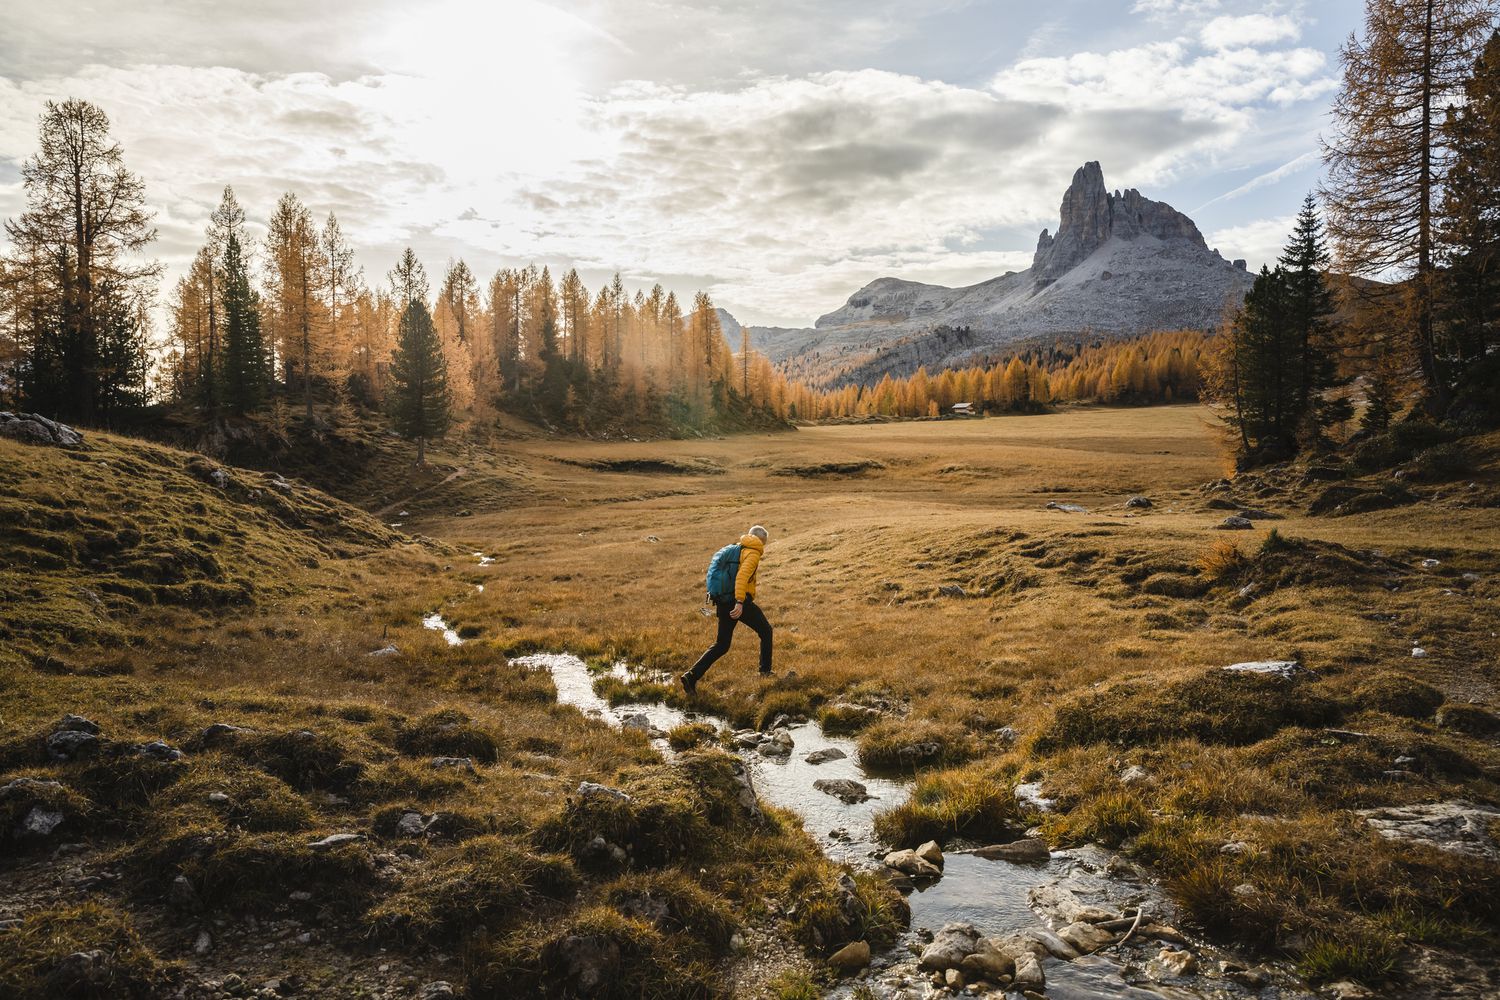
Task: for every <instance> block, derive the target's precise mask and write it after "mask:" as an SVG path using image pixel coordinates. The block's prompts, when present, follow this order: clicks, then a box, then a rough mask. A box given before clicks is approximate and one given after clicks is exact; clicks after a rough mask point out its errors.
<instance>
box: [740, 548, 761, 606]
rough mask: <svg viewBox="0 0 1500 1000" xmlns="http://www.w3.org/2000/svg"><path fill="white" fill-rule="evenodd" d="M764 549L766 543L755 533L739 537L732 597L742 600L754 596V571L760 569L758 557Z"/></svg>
mask: <svg viewBox="0 0 1500 1000" xmlns="http://www.w3.org/2000/svg"><path fill="white" fill-rule="evenodd" d="M765 551H766V543H765V542H763V541H761V540H760V538H759V537H758V536H756V535H746V536H745V537H743V538H741V539H740V571H739V574H738V575H736V576H735V578H734V599H735V600H736V601H739V602H743V601H744V600H745V598H747V597H754V596H755V571H756V570H758V569H760V557H761V555H762V554H764V552H765Z"/></svg>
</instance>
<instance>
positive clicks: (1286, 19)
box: [1199, 14, 1302, 49]
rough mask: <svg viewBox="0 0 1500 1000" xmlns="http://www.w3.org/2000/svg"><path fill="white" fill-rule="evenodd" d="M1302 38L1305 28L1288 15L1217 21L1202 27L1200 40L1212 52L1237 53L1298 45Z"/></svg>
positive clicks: (1256, 15) (1233, 18)
mask: <svg viewBox="0 0 1500 1000" xmlns="http://www.w3.org/2000/svg"><path fill="white" fill-rule="evenodd" d="M1301 37H1302V27H1301V26H1300V25H1299V24H1298V23H1297V21H1296V19H1295V18H1293V17H1291V16H1290V15H1287V14H1279V15H1272V14H1246V15H1244V16H1243V17H1216V18H1214V19H1213V20H1212V21H1210V22H1208V23H1207V24H1206V25H1204V26H1203V30H1202V31H1200V32H1199V38H1201V39H1202V40H1203V44H1204V45H1207V46H1208V47H1209V48H1212V49H1234V48H1245V47H1251V48H1254V47H1257V46H1262V45H1274V44H1276V43H1277V42H1295V41H1297V39H1299V38H1301Z"/></svg>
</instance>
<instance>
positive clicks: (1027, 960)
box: [1011, 951, 1047, 989]
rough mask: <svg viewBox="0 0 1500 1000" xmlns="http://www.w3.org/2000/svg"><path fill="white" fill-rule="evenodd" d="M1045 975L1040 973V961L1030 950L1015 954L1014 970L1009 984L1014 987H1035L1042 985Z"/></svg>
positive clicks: (1045, 979)
mask: <svg viewBox="0 0 1500 1000" xmlns="http://www.w3.org/2000/svg"><path fill="white" fill-rule="evenodd" d="M1046 981H1047V977H1046V976H1044V975H1042V963H1041V962H1039V961H1037V958H1036V956H1035V955H1033V954H1031V952H1029V951H1027V952H1022V953H1021V954H1019V955H1017V956H1016V971H1015V973H1014V975H1013V976H1012V978H1011V985H1012V986H1014V987H1015V988H1016V989H1027V988H1028V987H1029V988H1032V989H1035V988H1036V987H1039V986H1041V985H1043V984H1044V983H1045V982H1046Z"/></svg>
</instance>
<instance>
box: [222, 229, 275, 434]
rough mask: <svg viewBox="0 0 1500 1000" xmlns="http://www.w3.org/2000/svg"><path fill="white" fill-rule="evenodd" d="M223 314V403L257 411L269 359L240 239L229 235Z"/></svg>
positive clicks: (243, 410)
mask: <svg viewBox="0 0 1500 1000" xmlns="http://www.w3.org/2000/svg"><path fill="white" fill-rule="evenodd" d="M220 273H221V274H222V281H223V292H222V305H223V313H224V360H223V365H222V372H223V380H224V393H223V395H224V401H225V402H226V403H227V404H229V407H230V408H231V409H232V410H234V411H235V412H236V413H248V412H250V411H251V410H254V409H257V408H258V407H260V405H261V404H262V403H264V402H265V399H266V389H267V388H268V386H267V359H266V347H265V342H264V340H263V339H262V338H261V333H260V296H259V295H257V294H256V293H255V291H254V290H253V289H252V288H251V287H250V275H249V273H248V268H247V267H246V265H245V258H244V255H243V253H241V249H240V239H239V236H238V235H237V234H235V233H230V234H229V237H228V239H227V240H226V241H225V244H224V257H223V260H222V262H221V264H220Z"/></svg>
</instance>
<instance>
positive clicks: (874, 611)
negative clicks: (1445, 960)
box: [431, 407, 1500, 981]
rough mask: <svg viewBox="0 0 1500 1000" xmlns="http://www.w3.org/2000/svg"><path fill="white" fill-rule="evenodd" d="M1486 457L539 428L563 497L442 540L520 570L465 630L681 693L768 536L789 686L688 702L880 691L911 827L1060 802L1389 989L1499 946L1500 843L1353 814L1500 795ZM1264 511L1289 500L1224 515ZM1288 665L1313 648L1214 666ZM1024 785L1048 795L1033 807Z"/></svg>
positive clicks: (956, 828)
mask: <svg viewBox="0 0 1500 1000" xmlns="http://www.w3.org/2000/svg"><path fill="white" fill-rule="evenodd" d="M1497 447H1500V439H1497V438H1496V437H1495V436H1491V437H1488V438H1481V439H1471V440H1469V441H1467V442H1465V443H1464V444H1463V445H1462V446H1461V448H1459V449H1458V451H1457V452H1452V453H1449V454H1447V456H1446V457H1445V456H1444V455H1443V454H1436V455H1434V454H1431V453H1430V448H1429V449H1424V450H1421V451H1419V452H1418V453H1416V454H1415V455H1414V457H1413V458H1411V459H1410V460H1408V461H1403V462H1402V463H1401V464H1400V465H1398V466H1396V467H1394V468H1391V467H1387V468H1385V469H1384V470H1383V471H1375V472H1370V473H1368V474H1365V473H1362V472H1361V470H1360V469H1358V468H1355V469H1345V468H1328V467H1316V466H1314V467H1311V468H1306V467H1304V468H1298V469H1286V470H1280V471H1277V472H1273V473H1267V474H1263V475H1260V476H1254V477H1250V476H1246V477H1241V478H1240V479H1238V480H1236V481H1235V482H1233V483H1226V482H1223V481H1221V480H1219V476H1220V475H1221V468H1220V464H1219V459H1218V457H1217V454H1216V451H1215V448H1214V446H1213V440H1212V434H1211V433H1210V431H1209V429H1208V427H1207V420H1206V413H1205V411H1202V410H1200V409H1197V408H1194V407H1172V408H1158V409H1154V410H1134V411H1112V410H1102V409H1100V410H1084V411H1076V412H1071V413H1066V414H1059V415H1051V416H1040V417H1034V418H1033V417H1026V418H1007V419H994V420H983V421H971V422H963V423H955V422H945V423H915V424H895V425H884V426H845V427H820V428H806V429H803V430H801V431H799V432H798V433H797V434H795V435H790V436H785V435H783V436H755V437H749V436H746V437H740V438H734V439H730V440H727V441H722V442H694V443H652V444H638V445H619V446H613V447H604V446H600V445H594V444H587V443H579V442H575V443H568V444H559V445H549V446H548V447H547V448H546V449H545V450H543V449H542V448H540V447H535V446H530V445H527V444H525V443H522V444H520V445H518V451H521V452H522V453H523V454H529V455H530V456H531V457H532V460H533V463H534V465H535V467H536V468H537V469H538V470H539V471H538V473H537V475H538V477H539V478H543V477H545V478H544V481H545V482H547V483H549V485H548V486H547V492H549V493H551V494H553V495H556V494H561V495H562V496H563V497H565V498H566V499H565V500H564V499H559V500H557V501H555V502H545V501H544V502H541V503H537V504H534V505H528V506H526V507H524V508H515V509H512V510H509V511H505V512H503V513H500V514H494V515H483V516H476V517H474V518H473V519H472V520H464V521H462V522H451V523H447V524H443V525H441V526H439V525H437V524H436V523H434V524H433V525H431V530H433V531H434V532H436V531H439V530H441V531H446V532H450V533H452V535H453V536H454V537H456V538H458V539H460V540H461V541H463V542H464V543H465V544H469V545H472V546H473V547H475V548H483V549H484V550H485V551H487V552H493V553H496V554H497V555H498V556H499V558H500V566H501V568H502V570H504V571H505V574H504V579H503V580H502V581H501V582H498V583H497V584H496V585H495V586H492V587H490V588H488V589H487V590H486V591H485V593H484V594H483V595H481V596H480V597H479V598H477V599H476V600H475V601H473V602H471V603H469V604H467V605H466V606H465V607H464V608H462V609H459V610H457V612H456V615H455V617H456V619H457V620H458V621H460V622H470V621H473V622H480V621H494V620H496V619H500V620H508V621H511V622H514V623H515V625H516V627H515V628H514V629H513V630H512V631H511V632H510V633H508V635H509V639H508V641H509V642H510V643H512V644H513V645H514V646H515V647H516V648H549V649H555V648H564V647H565V648H571V649H576V650H582V651H586V652H595V653H599V654H602V655H607V656H624V657H627V658H629V659H631V660H633V661H636V662H641V663H644V664H646V665H648V666H651V667H656V668H659V669H661V670H662V671H664V672H666V676H667V682H666V683H664V684H661V685H651V684H645V685H637V687H636V688H635V689H634V690H632V691H626V692H620V693H621V694H622V695H639V696H646V697H658V696H663V697H666V698H667V699H669V700H674V701H679V702H680V699H681V694H680V691H678V690H677V689H676V688H675V686H674V685H673V684H672V683H671V681H670V677H671V675H672V674H675V673H676V672H678V671H681V670H682V669H684V668H685V667H686V666H687V665H688V664H690V663H691V662H692V661H693V659H694V658H695V657H696V656H697V654H698V652H699V651H700V650H701V649H702V648H703V647H704V646H706V645H708V643H709V641H710V639H711V635H710V632H709V628H708V626H707V625H706V624H705V622H704V620H703V619H702V618H701V617H699V616H698V614H697V608H698V606H699V604H700V603H701V601H702V596H701V588H702V574H703V567H704V565H706V562H707V559H708V556H709V554H710V553H712V552H713V551H714V549H715V548H717V547H718V546H719V545H721V544H723V543H724V542H726V541H729V540H732V539H733V538H734V537H735V536H736V535H737V534H738V533H739V532H740V531H743V530H744V528H745V526H746V525H748V524H750V523H752V522H760V523H764V524H766V525H768V526H769V527H770V530H771V544H770V546H769V547H768V550H767V555H766V561H765V563H764V569H763V571H762V577H761V603H762V605H763V606H764V607H765V608H766V610H767V612H768V614H769V615H770V617H771V619H772V621H773V622H774V623H775V624H776V626H777V629H778V632H777V643H778V647H777V648H778V652H777V658H778V670H779V671H780V672H781V676H780V677H779V678H778V679H776V680H775V681H773V682H771V683H769V684H767V683H765V682H762V681H760V680H759V679H757V678H756V677H755V675H754V671H753V669H752V665H753V663H754V646H755V643H754V640H753V637H751V636H749V635H748V634H746V635H743V636H741V637H739V638H738V639H737V640H736V641H737V646H736V648H735V650H734V651H733V652H731V653H730V655H729V657H728V658H726V659H725V660H724V661H722V662H721V663H720V664H719V665H717V666H716V667H715V668H714V669H713V671H711V672H710V673H709V675H708V676H707V678H706V679H705V680H704V681H703V682H702V684H701V685H700V695H699V699H698V704H699V705H700V706H703V707H706V708H707V709H709V710H711V711H715V712H718V713H722V714H725V715H728V716H731V717H733V718H735V719H736V720H737V721H739V722H743V723H755V722H759V721H763V720H765V719H767V718H770V717H772V716H774V715H775V714H777V713H780V712H790V713H800V714H804V715H807V716H812V717H819V718H822V719H823V720H824V721H825V723H833V724H835V725H854V724H858V725H865V724H867V723H868V717H866V716H865V715H864V714H863V713H857V712H851V711H850V710H848V709H845V708H842V707H840V706H841V703H849V702H853V703H858V704H861V705H864V706H868V707H871V708H874V709H876V710H877V714H876V715H875V716H874V718H875V719H876V721H875V722H874V724H872V725H868V728H867V729H865V730H864V732H863V734H862V736H861V741H862V745H861V752H862V755H863V756H864V758H865V760H866V761H867V762H870V763H876V764H879V763H890V764H892V765H899V766H903V767H907V768H909V767H910V766H911V765H912V763H913V762H915V763H916V765H917V766H918V767H919V768H920V771H921V779H920V780H921V788H920V789H919V791H918V793H917V794H916V795H915V796H914V798H913V802H914V804H913V805H912V806H910V807H907V808H902V809H899V810H896V811H894V812H891V813H889V814H888V815H887V816H886V817H885V819H884V821H883V829H884V830H885V832H886V834H887V835H888V836H889V838H890V839H891V840H892V841H895V842H899V843H901V844H908V845H909V844H910V843H911V842H914V841H917V840H920V839H921V838H924V837H927V836H930V835H937V836H939V838H940V839H944V840H945V841H948V840H953V839H955V838H973V839H985V838H988V837H993V836H997V835H1001V834H1003V833H1005V832H1007V831H1010V830H1014V829H1015V828H1017V826H1024V825H1025V824H1026V823H1030V822H1037V821H1041V822H1043V824H1044V828H1045V830H1046V831H1047V836H1048V837H1049V839H1050V840H1052V842H1053V843H1054V844H1071V843H1079V842H1084V841H1089V840H1098V841H1103V842H1106V843H1111V844H1125V845H1127V846H1128V847H1129V848H1130V849H1131V850H1132V851H1133V852H1134V853H1135V854H1136V855H1137V856H1138V857H1140V858H1142V859H1144V860H1147V861H1149V862H1151V863H1153V864H1154V865H1156V866H1157V870H1158V871H1159V872H1160V873H1161V874H1162V875H1163V876H1165V877H1167V878H1168V879H1170V880H1171V884H1172V886H1173V887H1174V890H1175V892H1176V894H1177V895H1178V898H1179V899H1181V900H1182V901H1183V902H1184V903H1185V904H1186V905H1187V907H1188V909H1189V912H1190V913H1191V914H1193V916H1194V917H1195V918H1196V920H1197V922H1198V925H1199V926H1200V927H1201V928H1203V929H1205V930H1209V931H1212V932H1215V933H1219V934H1222V935H1225V936H1226V937H1228V938H1231V939H1237V940H1248V941H1250V942H1252V943H1255V944H1257V945H1259V946H1261V947H1264V948H1266V949H1268V950H1270V951H1271V952H1274V953H1282V954H1287V955H1290V956H1292V957H1294V958H1296V959H1298V960H1300V961H1302V962H1303V963H1304V967H1305V968H1306V969H1307V971H1308V972H1309V973H1310V974H1313V975H1315V976H1317V977H1320V978H1339V977H1342V976H1346V975H1355V976H1360V977H1363V978H1365V979H1367V980H1370V981H1375V980H1378V979H1380V978H1381V977H1383V976H1387V975H1390V974H1391V973H1392V971H1393V970H1394V969H1396V968H1398V967H1400V964H1401V963H1402V962H1412V961H1415V959H1416V956H1418V955H1424V954H1429V952H1428V949H1432V948H1435V949H1438V951H1439V952H1441V953H1442V954H1446V955H1449V956H1468V958H1474V957H1476V956H1482V955H1484V954H1486V949H1489V948H1491V947H1493V945H1494V943H1495V942H1496V938H1495V933H1496V929H1497V926H1500V911H1497V909H1496V903H1495V901H1496V900H1497V899H1500V866H1497V865H1496V863H1495V862H1494V861H1493V860H1492V859H1486V858H1484V857H1480V856H1474V855H1468V854H1461V853H1453V852H1449V851H1443V850H1439V849H1437V848H1434V847H1430V846H1424V845H1422V844H1420V843H1413V842H1409V841H1395V840H1386V839H1383V838H1382V837H1380V836H1378V835H1377V834H1376V832H1375V831H1374V830H1373V829H1372V827H1371V826H1370V825H1368V824H1367V823H1366V822H1365V821H1364V819H1363V818H1362V817H1361V815H1360V814H1359V813H1358V810H1361V809H1370V808H1376V807H1380V806H1387V805H1404V804H1413V803H1432V802H1442V801H1448V800H1453V799H1463V800H1466V801H1469V802H1474V803H1479V804H1489V805H1490V806H1500V744H1497V740H1496V730H1495V727H1496V716H1495V711H1496V707H1497V704H1500V688H1497V685H1500V666H1497V664H1500V640H1497V639H1496V635H1497V634H1500V605H1497V598H1500V575H1497V573H1496V566H1497V565H1500V562H1497V557H1500V535H1497V533H1496V532H1495V530H1494V524H1495V513H1496V510H1497V508H1500V455H1497ZM643 469H644V470H651V471H647V472H643V471H640V470H643ZM601 470H618V471H601ZM1351 474H1353V475H1354V476H1355V478H1352V479H1351V478H1349V477H1350V475H1351ZM1330 491H1332V492H1330ZM1133 494H1144V495H1146V496H1148V497H1149V498H1150V499H1151V500H1152V501H1153V505H1152V506H1151V507H1150V508H1145V509H1137V508H1127V507H1125V506H1124V504H1125V501H1126V500H1127V498H1129V497H1130V496H1131V495H1133ZM1049 501H1060V502H1066V503H1070V504H1075V505H1079V506H1082V507H1085V508H1087V512H1086V513H1073V512H1069V511H1066V510H1059V509H1055V508H1053V509H1049V508H1048V507H1047V506H1046V505H1047V504H1048V502H1049ZM1246 508H1259V509H1260V512H1261V513H1264V514H1265V515H1267V517H1266V518H1264V519H1261V518H1259V517H1257V519H1256V520H1254V521H1253V522H1252V525H1253V527H1252V528H1250V529H1249V530H1243V531H1238V530H1221V529H1220V528H1219V524H1220V522H1221V521H1222V520H1223V519H1224V518H1225V517H1226V516H1228V515H1233V514H1236V513H1237V512H1238V511H1240V510H1242V509H1246ZM1314 512H1316V513H1314ZM1273 529H1274V534H1273ZM945 587H946V588H954V587H957V588H961V589H960V590H951V589H950V590H948V591H947V592H945V591H944V589H943V588H945ZM1414 649H1420V650H1422V651H1423V654H1422V655H1413V650H1414ZM1272 659H1282V660H1292V661H1296V662H1297V663H1298V664H1299V665H1300V669H1299V670H1298V672H1297V673H1296V674H1295V676H1293V677H1292V678H1291V679H1287V680H1282V679H1279V678H1276V677H1259V676H1252V675H1236V674H1230V673H1226V672H1225V671H1223V670H1222V669H1221V668H1222V667H1224V666H1226V665H1229V664H1234V663H1239V662H1242V661H1252V660H1272ZM912 747H923V748H932V749H926V750H924V753H925V756H923V757H922V758H920V759H915V758H913V757H912V756H911V755H910V754H905V755H903V754H902V752H901V751H902V750H903V748H912ZM1132 768H1140V769H1141V771H1140V772H1136V771H1133V770H1132ZM1141 774H1144V777H1143V778H1142V777H1141V776H1140V775H1141ZM1126 775H1129V778H1128V779H1127V778H1126V777H1125V776H1126ZM1031 780H1040V781H1041V782H1042V783H1043V787H1044V789H1045V791H1046V794H1048V795H1049V796H1051V797H1053V798H1055V799H1056V800H1057V802H1058V805H1059V810H1058V812H1056V813H1054V814H1051V815H1048V816H1045V817H1043V816H1038V815H1035V814H1025V813H1023V811H1022V810H1020V809H1018V807H1017V805H1016V802H1015V800H1014V799H1013V797H1012V796H1011V790H1012V789H1013V788H1014V787H1015V785H1016V784H1018V783H1020V782H1022V781H1031ZM1497 834H1500V831H1496V830H1494V829H1490V830H1489V831H1488V832H1485V833H1482V834H1481V836H1482V837H1488V838H1494V837H1496V836H1497ZM1226 845H1233V846H1231V847H1229V848H1227V849H1226ZM1236 887H1248V888H1244V889H1237V888H1236ZM1231 890H1235V891H1231ZM1453 960H1454V961H1455V962H1460V963H1461V962H1462V961H1466V960H1467V959H1464V958H1459V957H1454V959H1453Z"/></svg>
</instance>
